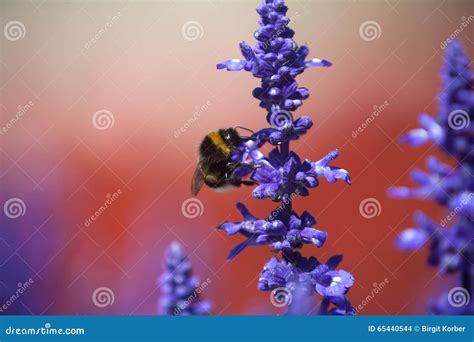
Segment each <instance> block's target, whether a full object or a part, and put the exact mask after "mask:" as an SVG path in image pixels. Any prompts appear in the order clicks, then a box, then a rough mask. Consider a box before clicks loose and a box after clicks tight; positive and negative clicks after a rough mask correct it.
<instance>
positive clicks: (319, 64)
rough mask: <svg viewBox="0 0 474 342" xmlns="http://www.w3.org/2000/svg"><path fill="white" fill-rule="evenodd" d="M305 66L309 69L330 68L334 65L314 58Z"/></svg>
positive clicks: (305, 63)
mask: <svg viewBox="0 0 474 342" xmlns="http://www.w3.org/2000/svg"><path fill="white" fill-rule="evenodd" d="M304 65H305V66H306V67H307V68H310V67H330V66H331V65H332V63H331V62H329V61H327V60H325V59H320V58H313V59H310V60H309V61H306V62H304Z"/></svg>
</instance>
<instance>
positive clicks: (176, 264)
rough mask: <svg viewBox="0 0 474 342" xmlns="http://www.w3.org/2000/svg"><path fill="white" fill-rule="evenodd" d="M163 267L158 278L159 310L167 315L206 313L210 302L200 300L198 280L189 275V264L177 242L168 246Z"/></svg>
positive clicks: (208, 310)
mask: <svg viewBox="0 0 474 342" xmlns="http://www.w3.org/2000/svg"><path fill="white" fill-rule="evenodd" d="M164 268H165V273H164V274H163V275H162V276H161V277H160V279H159V280H158V285H159V286H160V288H161V292H162V296H161V298H160V302H159V307H160V310H159V311H160V312H161V313H162V314H163V315H169V316H171V315H177V316H181V315H183V316H185V315H208V314H209V312H210V311H211V304H210V303H209V302H208V301H203V300H200V298H199V297H200V294H199V293H200V291H198V290H197V289H198V288H199V287H200V284H199V281H198V279H197V278H196V277H194V276H192V275H191V273H192V270H191V264H190V262H189V261H188V260H187V258H186V255H185V254H184V251H183V248H182V247H181V245H180V244H179V243H177V242H173V243H171V245H170V246H169V247H168V250H167V251H166V256H165V264H164Z"/></svg>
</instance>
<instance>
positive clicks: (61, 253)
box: [0, 0, 474, 315]
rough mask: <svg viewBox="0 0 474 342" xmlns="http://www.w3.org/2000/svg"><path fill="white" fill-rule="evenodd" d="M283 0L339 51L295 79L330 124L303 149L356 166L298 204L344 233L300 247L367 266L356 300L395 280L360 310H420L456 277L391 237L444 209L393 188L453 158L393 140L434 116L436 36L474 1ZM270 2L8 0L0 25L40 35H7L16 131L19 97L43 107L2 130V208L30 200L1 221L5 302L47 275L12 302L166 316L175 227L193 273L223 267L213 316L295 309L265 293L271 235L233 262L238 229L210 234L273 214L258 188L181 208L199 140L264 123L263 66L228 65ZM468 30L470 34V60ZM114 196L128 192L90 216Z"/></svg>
mask: <svg viewBox="0 0 474 342" xmlns="http://www.w3.org/2000/svg"><path fill="white" fill-rule="evenodd" d="M287 4H288V6H289V8H290V9H289V12H288V16H290V17H292V19H293V20H292V23H291V27H292V28H293V29H294V30H295V31H296V36H295V39H296V41H297V42H299V43H307V44H308V46H309V48H310V51H311V53H310V56H311V57H321V58H326V59H328V60H330V61H332V62H333V63H334V66H333V67H331V68H329V69H310V70H307V71H306V72H305V73H304V75H302V76H300V77H299V78H298V81H299V83H300V84H301V85H302V86H305V87H307V88H309V89H310V91H311V97H310V98H309V99H308V100H307V101H306V102H305V104H304V105H303V107H302V108H300V109H299V110H298V111H297V112H296V114H297V115H303V114H306V115H310V116H312V118H313V121H314V123H315V125H314V127H313V129H312V130H311V131H310V132H309V134H307V135H306V136H304V137H303V138H302V139H301V140H299V141H297V142H295V143H294V144H293V148H294V149H295V150H296V151H297V152H298V153H299V154H300V156H302V157H307V158H309V159H313V160H317V159H319V158H321V157H323V156H324V155H325V154H326V153H327V152H329V151H330V150H332V149H334V148H339V149H340V152H341V153H340V157H339V158H338V160H337V162H336V163H335V165H338V166H340V167H343V168H345V169H347V170H349V171H350V173H351V176H352V180H353V185H352V186H350V187H349V186H347V185H345V184H343V183H341V182H338V183H336V184H328V183H326V182H324V181H323V182H321V183H322V184H321V185H320V187H319V188H318V189H316V190H315V191H313V192H312V193H311V195H310V197H307V198H298V199H297V200H296V203H295V208H296V209H297V210H298V211H299V210H305V209H307V210H310V211H311V212H312V213H314V214H315V215H316V217H317V219H318V225H319V227H320V228H321V229H323V230H326V231H328V233H329V238H328V241H327V242H326V244H325V246H324V247H322V248H321V249H316V248H312V247H305V249H304V254H305V255H315V256H316V257H318V258H319V259H320V260H325V259H327V258H328V257H329V256H331V255H333V254H338V253H342V254H344V261H343V263H342V264H341V267H342V268H343V269H345V270H348V271H350V272H352V273H353V274H354V276H355V278H356V284H355V285H354V287H353V288H352V289H351V291H350V293H349V299H350V300H351V302H352V303H353V305H355V306H357V305H358V304H360V303H361V302H362V300H363V299H364V298H365V297H366V296H367V295H368V294H369V293H370V292H371V291H372V288H373V284H374V283H380V282H382V281H384V279H385V278H387V279H388V280H389V284H388V285H387V286H386V287H385V288H384V289H383V291H381V292H380V293H379V294H377V296H376V297H375V298H374V300H373V301H371V302H370V303H369V304H368V305H367V306H366V307H364V309H363V310H361V311H360V312H359V314H362V315H368V314H380V315H384V314H394V315H395V314H421V313H425V312H426V311H425V304H424V303H425V301H426V299H427V298H429V297H431V296H434V295H436V294H437V293H438V292H440V290H441V289H442V287H447V286H449V278H448V277H446V276H444V275H440V274H438V273H437V272H436V269H432V268H428V267H427V266H426V264H425V257H426V252H425V251H421V252H418V253H411V254H410V253H402V252H400V251H397V250H396V249H395V247H394V244H393V241H394V239H395V237H396V234H397V232H399V231H401V230H402V229H403V228H406V227H409V226H411V225H412V213H413V212H414V211H415V210H417V209H422V210H424V211H426V212H427V213H428V214H429V215H430V216H431V217H433V218H434V219H439V218H441V217H443V216H444V215H445V213H443V212H442V211H440V210H439V209H438V208H437V207H436V206H435V205H431V204H429V203H421V202H417V201H396V200H393V199H390V198H388V197H387V196H386V189H387V188H388V187H389V186H392V185H395V184H397V185H405V184H410V180H409V174H408V171H409V170H410V169H412V168H413V167H414V166H415V165H416V166H422V165H423V160H424V158H425V157H426V156H427V155H428V154H429V153H435V154H437V155H440V153H438V151H435V149H432V148H430V147H425V148H419V149H416V150H415V149H410V148H408V147H406V146H402V145H400V144H399V143H398V142H397V141H398V137H399V136H400V134H401V133H403V132H406V131H407V130H408V129H410V128H414V127H416V126H417V122H416V117H417V115H418V113H420V112H422V111H427V112H429V113H434V112H435V111H436V109H437V103H436V94H437V91H438V89H439V86H440V81H439V78H438V75H439V69H440V67H441V61H442V52H443V51H442V47H441V44H442V43H443V42H444V41H445V40H446V39H447V38H448V37H449V36H450V35H451V34H453V33H454V31H455V30H456V29H457V28H459V26H460V25H461V24H462V22H463V20H464V21H465V20H466V18H467V17H469V15H470V14H472V12H473V9H474V8H473V4H472V2H471V1H468V0H466V1H461V0H459V1H450V2H445V1H423V2H409V1H398V2H391V1H384V2H383V1H365V2H359V1H291V0H289V1H287ZM257 5H258V2H257V1H235V2H225V3H224V2H215V1H199V2H164V1H159V2H138V3H132V2H129V1H122V2H74V3H66V2H58V1H49V0H47V1H44V2H41V1H8V0H7V1H3V2H2V4H1V5H0V12H1V14H0V19H1V25H2V27H4V26H5V25H6V24H7V23H8V22H10V21H13V20H16V21H20V22H21V23H23V24H24V28H25V33H26V34H25V36H24V37H23V38H22V39H18V40H14V41H12V40H9V39H6V36H2V37H1V50H0V60H1V63H0V68H1V74H0V75H1V76H0V80H1V90H0V100H1V101H0V102H1V108H0V110H1V117H2V125H6V124H7V123H8V122H9V121H10V120H11V119H12V118H13V117H15V114H16V113H17V111H18V110H19V109H18V106H22V107H23V106H25V105H26V104H28V103H29V101H31V102H32V103H33V105H32V106H30V107H31V108H29V109H28V111H26V113H25V114H24V115H22V116H21V118H20V119H19V120H18V121H16V122H15V123H14V124H13V125H12V126H11V127H10V128H9V129H8V130H7V132H6V133H4V134H2V135H1V136H0V140H1V150H0V152H1V153H0V156H1V159H0V160H1V164H0V165H1V192H0V196H1V200H2V203H4V202H5V201H6V200H8V199H9V198H13V197H14V198H20V199H22V200H23V201H24V203H25V205H26V212H25V215H24V216H21V217H19V218H17V219H11V218H8V217H6V216H4V215H1V218H0V220H1V229H0V237H1V242H2V245H3V246H2V251H1V252H0V257H1V259H0V265H1V267H0V274H1V277H0V280H1V284H0V285H2V286H0V289H1V291H0V292H1V293H2V294H3V296H4V297H5V298H8V297H9V296H10V295H11V294H12V293H14V292H15V290H16V286H17V283H19V282H25V281H27V280H28V279H29V278H30V277H31V278H32V279H34V286H32V287H31V288H30V289H29V290H28V291H27V292H26V293H25V294H24V295H23V296H22V297H21V298H20V299H19V300H18V301H17V302H15V303H14V305H12V306H11V308H9V310H10V311H9V313H33V314H155V313H156V312H157V308H156V302H157V298H158V296H159V294H160V292H159V289H158V288H157V286H156V278H157V277H158V275H159V274H160V273H161V272H162V260H163V253H164V250H165V248H166V247H167V246H168V245H169V243H170V242H171V241H173V240H177V241H179V242H181V243H182V244H183V246H184V247H185V248H186V250H187V251H188V253H189V257H190V259H191V261H192V263H193V265H194V270H195V273H196V274H197V275H198V276H199V277H200V278H201V279H206V278H210V279H211V281H212V283H211V285H210V286H209V287H207V288H206V290H205V292H204V294H203V296H204V297H205V298H206V299H210V300H211V301H212V302H213V304H214V309H213V314H216V315H235V314H248V313H283V312H284V309H277V308H274V307H272V305H271V304H270V301H269V294H268V293H261V292H259V291H258V290H257V288H256V286H257V279H258V275H259V273H260V271H261V269H262V267H263V265H264V264H265V262H266V261H267V260H268V259H269V258H270V256H271V255H272V253H271V252H270V249H269V248H266V247H259V248H250V249H248V250H246V251H245V252H244V253H243V254H242V255H240V256H239V257H238V258H236V259H235V260H234V261H232V262H226V256H227V253H228V251H229V249H230V248H231V247H232V246H233V245H235V244H237V243H238V242H240V241H241V240H240V238H239V237H228V236H226V235H225V234H224V233H223V232H220V231H216V229H215V227H216V226H217V225H219V224H220V223H222V222H224V221H225V220H236V221H237V220H239V219H240V216H239V215H238V213H237V211H236V209H235V202H236V201H237V200H240V201H243V202H245V203H246V204H247V205H248V207H249V209H250V210H251V211H252V212H253V213H255V214H257V215H261V216H266V215H268V213H269V212H270V210H271V209H272V208H273V203H271V202H267V201H257V200H253V199H251V198H250V193H251V189H250V188H241V189H237V190H234V191H232V192H229V193H225V194H221V193H215V192H212V191H210V190H209V189H204V190H203V191H202V192H201V193H200V194H199V196H198V199H199V200H200V201H201V202H202V204H203V211H202V215H200V216H198V217H196V218H187V217H185V216H184V215H183V213H182V204H183V202H184V201H185V200H187V199H188V198H191V194H190V180H191V177H192V173H193V170H194V167H195V161H196V149H197V145H198V144H199V142H200V139H202V137H203V136H204V135H205V134H206V133H207V132H209V131H211V130H214V129H216V128H219V127H231V126H236V125H240V126H245V127H249V128H252V129H258V128H260V127H264V126H265V125H266V122H265V113H264V111H263V110H262V109H261V108H259V107H258V102H257V100H255V99H254V98H253V97H252V96H251V91H252V89H253V88H254V87H256V86H257V85H258V80H257V79H254V78H252V77H251V75H250V74H248V73H244V72H242V73H229V72H223V71H217V70H216V67H215V65H216V63H218V62H221V61H223V60H225V59H229V58H239V57H240V52H239V50H238V43H239V41H241V40H246V41H247V42H249V43H252V44H253V38H252V34H253V31H254V30H255V29H256V27H257V14H256V12H255V10H254V8H255V7H256V6H257ZM463 16H464V18H463ZM190 21H193V22H197V23H198V24H199V25H197V30H198V33H197V37H198V38H197V39H194V40H190V39H186V35H185V34H183V25H185V24H186V23H188V22H190ZM367 21H375V22H376V23H377V24H378V25H379V27H380V29H379V32H378V33H379V34H380V36H379V37H376V38H375V39H373V40H364V39H363V37H362V36H361V34H360V32H359V28H360V27H361V25H362V24H363V23H365V22H367ZM473 27H474V26H468V27H467V28H465V29H464V30H463V32H462V33H461V34H459V35H458V38H460V39H461V40H462V41H463V42H464V44H465V46H466V49H467V52H468V54H469V55H470V56H473V42H472V30H473ZM188 38H189V37H188ZM385 101H387V103H388V106H386V108H385V109H384V110H383V111H382V112H381V113H380V114H379V115H378V116H377V117H376V119H375V120H374V121H373V122H371V123H370V125H368V127H366V128H365V129H364V130H363V132H362V133H360V134H358V135H357V136H356V137H355V138H354V137H353V136H352V134H353V131H354V130H356V129H357V127H359V126H361V125H362V123H363V122H365V120H366V119H367V118H368V117H370V115H371V113H372V111H373V110H374V106H380V105H382V104H383V103H385ZM203 108H204V109H203ZM99 110H107V111H109V112H110V113H111V116H112V117H113V121H114V123H113V126H111V127H108V128H107V129H97V128H96V127H95V126H94V124H93V116H94V113H96V112H98V111H99ZM196 112H198V113H199V114H197V115H196V114H195V113H196ZM193 117H197V119H196V120H190V119H191V118H193ZM181 128H183V130H182V131H180V130H181ZM178 132H179V133H178ZM444 160H445V161H447V162H450V161H449V159H447V158H445V159H444ZM118 190H120V191H121V193H122V194H121V195H120V196H119V197H118V198H117V199H116V200H115V201H114V202H113V203H112V204H111V205H110V207H108V208H107V209H106V211H105V212H104V213H103V214H102V215H100V217H99V218H98V219H97V220H96V221H94V222H92V224H90V225H89V226H86V225H85V220H86V219H87V218H88V217H90V216H91V215H93V214H94V212H95V211H96V210H97V209H98V208H99V207H100V206H101V205H102V204H103V203H104V201H105V200H106V199H107V197H106V196H110V195H111V194H113V193H115V192H117V191H118ZM366 198H374V199H376V200H377V201H378V202H379V203H380V208H381V211H380V215H379V216H376V217H374V218H372V219H367V218H364V217H363V216H362V215H361V214H360V211H359V205H360V203H361V202H362V201H363V200H364V199H366ZM102 286H106V287H109V288H110V289H112V290H113V292H114V294H115V301H114V303H113V305H111V306H108V307H105V308H98V307H96V306H95V305H94V304H93V302H92V300H91V296H92V293H93V291H94V290H95V289H96V288H98V287H102Z"/></svg>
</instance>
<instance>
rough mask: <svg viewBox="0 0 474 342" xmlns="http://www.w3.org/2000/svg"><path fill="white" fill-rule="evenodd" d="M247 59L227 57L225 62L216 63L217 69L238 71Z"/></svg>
mask: <svg viewBox="0 0 474 342" xmlns="http://www.w3.org/2000/svg"><path fill="white" fill-rule="evenodd" d="M246 64H247V61H245V60H242V59H229V60H227V61H225V62H222V63H219V64H217V69H227V70H228V71H240V70H242V69H243V68H244V67H245V65H246Z"/></svg>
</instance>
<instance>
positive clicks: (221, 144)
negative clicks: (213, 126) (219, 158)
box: [207, 132, 231, 156]
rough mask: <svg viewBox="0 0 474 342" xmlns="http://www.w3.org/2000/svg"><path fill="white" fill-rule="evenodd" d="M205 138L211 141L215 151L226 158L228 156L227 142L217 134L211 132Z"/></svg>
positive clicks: (229, 151) (229, 150)
mask: <svg viewBox="0 0 474 342" xmlns="http://www.w3.org/2000/svg"><path fill="white" fill-rule="evenodd" d="M207 138H209V139H210V140H211V142H212V143H213V144H214V146H216V147H217V149H219V150H220V151H221V153H224V155H226V156H229V155H230V153H231V149H230V147H229V145H228V144H227V142H226V141H225V140H224V139H223V138H222V136H221V135H220V134H219V132H211V133H209V134H208V135H207Z"/></svg>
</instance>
